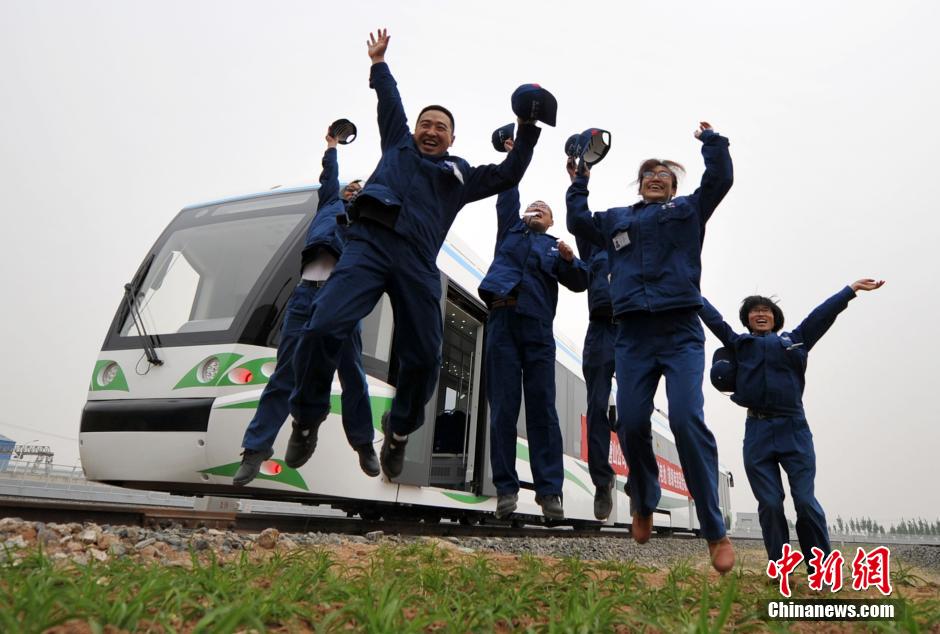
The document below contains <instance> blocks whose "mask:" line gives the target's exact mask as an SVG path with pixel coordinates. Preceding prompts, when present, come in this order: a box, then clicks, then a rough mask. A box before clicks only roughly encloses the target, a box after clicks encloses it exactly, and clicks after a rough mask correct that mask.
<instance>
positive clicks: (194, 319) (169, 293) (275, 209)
mask: <svg viewBox="0 0 940 634" xmlns="http://www.w3.org/2000/svg"><path fill="white" fill-rule="evenodd" d="M311 198H312V199H313V201H314V203H313V204H315V201H316V192H299V193H292V194H285V195H281V196H268V197H264V198H260V199H255V200H246V201H237V202H231V203H223V204H218V205H213V206H207V207H203V208H199V209H188V210H185V211H184V212H182V213H181V214H180V216H178V217H177V219H176V220H175V221H174V223H173V225H171V226H170V229H169V231H168V232H167V234H165V235H164V236H163V238H162V239H161V242H162V244H158V245H157V247H156V252H155V254H154V258H153V261H152V263H151V265H150V268H149V270H148V271H147V274H146V277H145V278H144V280H143V282H142V283H141V284H140V285H139V287H138V288H137V289H136V293H135V300H136V303H137V307H138V309H139V312H140V316H141V318H142V320H143V323H144V326H145V328H146V331H147V332H148V333H149V334H151V335H157V336H161V335H163V336H166V335H176V334H186V333H204V332H218V331H226V330H228V329H229V328H230V327H231V326H232V323H233V322H234V320H235V318H236V316H237V315H238V314H239V311H240V310H241V308H242V306H243V304H244V303H245V299H246V298H247V297H248V294H249V293H250V292H251V291H252V289H253V288H254V287H255V285H256V284H257V282H258V280H259V279H260V276H261V275H262V274H263V273H264V272H265V270H266V269H267V267H268V265H269V263H270V262H271V260H272V258H274V256H275V255H276V254H277V253H278V252H279V250H280V249H281V248H282V247H283V246H284V243H285V240H286V239H287V238H288V236H290V235H291V233H292V232H293V231H294V230H295V229H296V228H297V227H298V225H299V224H300V223H301V222H302V221H303V220H304V218H305V217H306V215H305V214H304V213H303V209H304V208H305V207H307V208H309V207H308V205H309V201H310V200H311ZM305 203H306V204H305ZM119 334H120V336H121V337H122V338H123V337H136V336H137V335H138V332H137V329H136V327H135V325H134V320H133V319H132V318H131V316H130V315H127V316H126V317H125V319H124V322H123V323H122V324H121V326H120V328H119Z"/></svg>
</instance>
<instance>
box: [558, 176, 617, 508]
mask: <svg viewBox="0 0 940 634" xmlns="http://www.w3.org/2000/svg"><path fill="white" fill-rule="evenodd" d="M572 160H573V159H572ZM570 162H571V161H570V160H569V163H570ZM575 240H576V242H577V245H578V254H579V255H580V256H581V259H582V260H584V262H585V263H587V266H588V291H587V292H588V311H589V313H590V321H589V322H588V327H587V333H586V334H585V336H584V351H583V353H582V355H581V371H582V372H583V373H584V384H585V386H586V387H587V441H588V451H587V454H588V471H590V473H591V481H592V482H593V483H594V517H595V518H597V519H599V520H606V519H607V518H608V517H609V516H610V512H611V510H612V509H613V499H612V496H611V490H612V489H613V487H614V484H615V483H616V481H617V475H616V474H615V473H614V470H613V469H612V468H611V466H610V431H611V430H610V422H609V417H608V406H609V405H610V388H611V383H612V382H613V378H614V341H615V340H616V337H617V324H616V323H615V322H614V319H613V315H614V312H613V311H614V309H613V305H612V304H611V301H610V281H609V279H608V276H609V273H610V272H609V269H608V267H607V250H606V249H603V248H601V247H599V246H597V245H596V244H594V243H593V242H590V241H589V240H584V239H583V238H575Z"/></svg>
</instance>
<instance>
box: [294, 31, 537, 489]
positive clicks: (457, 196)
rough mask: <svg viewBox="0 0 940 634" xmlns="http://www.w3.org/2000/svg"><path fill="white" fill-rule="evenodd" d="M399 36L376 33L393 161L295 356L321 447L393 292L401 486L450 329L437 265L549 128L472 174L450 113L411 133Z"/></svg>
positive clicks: (378, 81)
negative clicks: (351, 359) (357, 351)
mask: <svg viewBox="0 0 940 634" xmlns="http://www.w3.org/2000/svg"><path fill="white" fill-rule="evenodd" d="M389 40H390V37H389V35H388V33H387V31H386V30H384V29H379V31H378V32H377V34H375V35H373V34H371V33H370V34H369V40H368V41H367V46H368V54H369V58H370V59H371V60H372V71H371V75H370V80H369V81H370V85H371V86H372V88H374V89H375V91H376V94H377V96H378V124H379V134H380V137H381V148H382V157H381V159H380V160H379V163H378V165H377V166H376V168H375V171H374V172H373V173H372V176H370V177H369V179H368V181H367V182H366V184H365V186H364V187H363V189H362V192H361V193H360V195H359V197H358V198H357V199H356V203H355V204H354V205H353V206H352V207H351V208H350V211H349V216H350V218H351V219H352V220H353V224H352V225H351V227H350V229H349V244H348V245H347V247H346V250H345V251H344V252H343V257H342V258H341V259H340V261H339V263H338V264H337V266H336V269H335V271H334V272H333V275H332V277H331V283H330V284H329V285H328V286H326V288H324V290H323V292H322V293H321V294H320V295H319V296H318V297H317V304H316V310H315V312H314V315H313V317H312V318H311V320H310V321H309V322H308V323H307V325H306V327H305V328H304V332H303V336H302V338H301V341H300V343H299V344H298V350H297V353H296V355H295V361H294V370H295V372H296V375H297V381H296V387H295V389H294V393H293V395H292V396H291V404H290V409H291V415H292V416H293V418H294V421H293V428H294V429H293V433H292V434H291V440H290V443H289V447H290V446H296V447H299V448H301V450H303V448H304V447H310V446H315V445H316V437H317V429H318V428H319V426H320V424H321V423H322V422H323V420H324V419H325V418H326V416H327V414H328V413H329V411H330V386H331V384H332V382H333V374H334V372H335V371H336V364H337V359H338V355H339V352H340V349H341V348H342V346H343V343H344V341H346V340H347V339H348V338H349V335H350V333H351V332H352V331H353V329H354V328H355V326H356V324H357V323H358V322H359V320H360V319H362V318H363V317H365V316H366V315H368V314H369V312H370V311H371V310H372V309H373V308H374V307H375V305H376V303H378V301H379V299H380V298H381V297H382V293H388V296H389V299H390V300H391V304H392V311H393V313H394V319H395V332H394V342H393V344H392V345H393V347H394V350H395V352H396V356H397V358H398V372H397V377H398V380H397V385H396V393H395V398H394V400H393V401H392V406H391V410H390V412H387V413H386V414H385V416H383V418H382V425H383V430H384V432H385V440H384V442H383V444H382V451H381V454H380V462H381V465H382V470H383V471H384V472H385V475H386V476H387V477H388V478H389V479H392V478H396V477H398V476H399V475H400V474H401V471H402V468H403V466H404V459H405V447H406V442H407V440H408V435H409V434H410V433H412V432H413V431H414V430H416V429H418V428H419V427H420V426H421V425H422V423H423V422H424V408H425V405H426V404H427V402H428V400H429V399H430V398H431V395H432V394H433V392H434V387H435V384H436V382H437V376H438V371H439V368H440V363H441V342H442V337H443V322H442V315H441V303H440V301H441V278H440V272H439V271H438V269H437V265H436V263H435V261H436V259H437V254H438V251H439V250H440V248H441V245H442V244H443V242H444V237H445V236H446V235H447V231H448V230H449V229H450V226H451V224H453V222H454V218H455V217H456V215H457V212H458V211H460V209H461V208H462V207H463V206H464V205H466V204H467V203H470V202H473V201H475V200H480V199H482V198H486V197H488V196H491V195H493V194H497V193H499V192H501V191H504V190H506V189H509V188H511V187H514V186H515V185H516V184H517V183H518V182H519V180H520V179H521V178H522V175H523V174H524V173H525V170H526V168H527V167H528V165H529V161H531V159H532V150H533V148H534V147H535V144H536V142H537V140H538V137H539V132H540V131H539V129H538V128H537V127H536V126H535V125H533V124H532V123H531V122H530V121H523V120H519V136H518V139H517V146H516V151H515V152H511V153H510V154H509V155H508V156H507V157H506V159H505V160H504V161H503V162H502V163H501V164H499V165H484V166H479V167H471V166H470V165H469V164H468V163H467V162H466V161H465V160H463V159H462V158H459V157H457V156H453V155H450V154H448V150H449V148H450V147H451V145H453V143H454V138H455V137H454V117H453V115H452V114H451V112H450V111H449V110H448V109H447V108H445V107H443V106H439V105H431V106H427V107H425V108H424V109H422V110H421V112H420V113H419V114H418V120H417V123H416V124H415V129H414V132H412V131H411V130H409V128H408V120H407V118H406V117H405V109H404V106H403V105H402V101H401V96H400V95H399V93H398V88H397V84H396V82H395V79H394V78H393V77H392V74H391V72H390V71H389V68H388V65H387V64H386V63H385V52H386V50H387V48H388V43H389Z"/></svg>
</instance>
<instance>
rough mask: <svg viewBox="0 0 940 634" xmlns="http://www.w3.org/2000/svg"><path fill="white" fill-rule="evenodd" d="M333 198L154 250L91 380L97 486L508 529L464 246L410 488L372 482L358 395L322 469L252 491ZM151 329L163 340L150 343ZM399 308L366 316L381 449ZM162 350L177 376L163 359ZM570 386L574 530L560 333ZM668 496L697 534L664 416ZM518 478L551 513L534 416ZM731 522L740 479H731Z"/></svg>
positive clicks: (523, 496) (269, 465) (481, 330)
mask: <svg viewBox="0 0 940 634" xmlns="http://www.w3.org/2000/svg"><path fill="white" fill-rule="evenodd" d="M316 207H317V186H311V187H303V188H297V189H292V190H276V191H273V192H267V193H263V194H258V195H253V196H246V197H241V198H234V199H226V200H221V201H216V202H211V203H207V204H202V205H196V206H191V207H187V208H185V209H183V210H182V211H181V212H180V213H179V214H178V215H177V216H176V218H174V220H173V221H172V222H171V223H170V225H169V226H168V227H167V228H166V230H165V231H164V232H163V234H162V235H161V236H160V238H159V239H158V240H157V242H156V243H155V244H154V246H153V247H152V249H151V251H150V252H149V253H148V254H147V256H146V258H145V259H144V262H143V264H142V265H141V267H140V269H139V270H138V271H137V274H136V275H135V277H134V280H133V281H132V282H131V284H130V285H129V286H128V290H127V293H126V296H125V298H124V300H122V302H121V303H120V306H119V308H118V311H117V314H116V315H115V318H114V320H113V322H112V324H111V327H110V329H109V330H108V334H107V335H106V337H105V342H104V344H103V346H102V350H101V353H100V355H99V357H98V361H97V363H96V364H95V368H94V371H93V373H92V377H91V382H90V385H89V392H88V402H87V403H86V405H85V408H84V411H83V413H82V420H81V428H80V433H79V444H80V452H81V460H82V465H83V467H84V470H85V475H86V477H88V478H89V479H91V480H97V481H101V482H106V483H109V484H115V485H120V486H125V487H131V488H138V489H149V490H160V491H167V492H171V493H178V494H184V495H217V496H234V497H240V498H246V497H247V498H251V497H254V498H267V499H277V500H287V501H296V502H304V503H310V504H329V505H332V506H334V507H337V508H341V509H344V510H347V511H348V512H350V513H359V514H360V515H362V516H363V517H373V518H374V517H379V516H385V517H403V516H414V517H423V518H425V519H428V518H439V517H451V518H454V519H462V520H468V521H478V520H480V519H482V518H487V517H491V514H492V512H493V511H494V509H495V505H496V498H495V490H494V488H493V485H492V482H491V476H490V468H489V454H488V449H489V447H488V415H487V406H486V399H485V394H484V390H483V385H484V382H483V378H482V375H481V369H482V363H481V361H482V351H483V338H484V337H485V335H486V308H485V306H484V305H483V303H482V302H480V301H479V299H478V298H477V296H476V292H475V291H476V288H477V286H478V284H479V282H480V280H482V278H483V275H484V274H485V268H484V267H483V266H482V264H481V263H480V262H479V261H478V259H477V258H476V257H475V256H474V255H473V253H472V252H471V251H470V249H469V248H467V246H466V245H464V244H463V243H461V241H460V240H459V239H451V240H449V241H448V242H446V243H445V244H444V247H443V249H442V250H441V252H440V255H439V257H438V260H437V264H438V267H439V269H440V270H441V280H442V289H443V292H442V297H441V311H442V314H443V316H444V346H443V362H442V366H441V374H440V379H439V383H438V387H437V391H436V393H435V395H434V397H432V399H431V401H430V402H429V403H428V406H427V410H426V417H425V424H424V426H423V427H422V428H421V429H419V430H418V431H417V432H415V433H414V434H412V436H411V438H410V440H409V442H408V449H407V453H406V459H405V469H404V471H403V473H402V475H401V477H400V478H399V479H398V481H397V482H394V483H390V482H388V481H387V480H385V479H384V477H379V478H369V477H367V476H366V475H365V474H364V473H363V472H362V471H361V470H360V469H359V465H358V461H357V457H356V454H355V452H354V451H353V450H352V449H351V448H350V447H349V445H348V443H347V442H346V439H345V435H344V434H343V430H342V424H341V421H340V413H339V408H340V399H339V394H340V386H339V382H338V381H336V382H334V384H333V398H332V403H333V408H332V411H331V413H330V415H329V417H328V418H327V420H326V422H325V423H324V424H323V425H322V426H321V428H320V440H319V443H318V446H317V450H316V453H315V454H314V455H313V457H312V458H311V460H310V461H309V462H308V463H307V464H306V465H304V466H302V467H301V468H299V469H291V468H290V467H288V466H287V465H285V464H284V462H283V460H282V457H283V455H284V451H285V449H286V444H287V438H288V436H289V435H290V425H289V424H285V425H284V426H283V427H282V429H281V432H280V434H279V435H278V437H277V440H276V442H275V446H274V450H275V453H274V457H273V458H272V460H269V461H267V462H265V463H264V465H263V466H262V471H261V474H260V475H259V477H258V478H257V479H255V480H254V481H253V482H251V483H250V484H249V485H248V486H247V487H244V488H236V487H234V486H232V476H233V475H234V474H235V471H236V469H237V468H238V465H239V462H240V453H241V440H242V436H243V434H244V432H245V428H246V427H247V425H248V422H249V421H250V420H251V418H252V416H253V415H254V413H255V409H256V408H257V404H258V399H259V397H260V396H261V392H262V390H263V389H264V386H265V384H266V382H267V378H268V377H269V376H270V374H271V372H272V371H273V369H274V366H275V362H276V358H275V355H276V351H277V337H278V333H279V330H280V326H281V322H282V320H283V314H284V309H285V305H286V303H287V299H288V297H289V296H290V293H291V291H292V290H293V288H294V286H295V285H296V284H297V282H298V281H299V270H300V251H301V249H302V248H303V243H304V237H305V235H306V229H307V226H308V224H309V222H310V221H311V219H312V218H313V216H314V215H315V213H316ZM135 321H136V322H137V323H141V324H142V325H143V327H144V331H145V332H146V336H143V335H141V334H140V330H139V329H138V327H137V323H135ZM392 329H393V323H392V311H391V306H390V303H389V301H388V299H387V297H383V299H382V301H381V302H379V304H378V305H377V306H376V308H375V310H374V311H373V312H372V313H371V314H370V315H369V316H368V317H367V318H366V319H365V320H364V321H363V361H364V365H365V367H366V372H367V374H368V377H369V390H370V396H371V401H372V414H373V423H374V426H375V428H376V443H380V442H381V440H382V432H381V429H380V425H379V421H380V418H381V415H382V414H383V413H384V412H385V411H386V410H387V409H388V408H389V407H390V404H391V399H392V397H393V396H394V393H395V388H394V385H395V380H396V377H395V368H396V365H397V364H396V363H395V350H394V349H393V346H392ZM148 344H150V345H152V349H153V351H155V353H156V355H157V357H158V358H159V360H160V362H161V363H160V364H154V363H151V362H150V361H148V358H147V355H146V354H145V347H147V345H148ZM556 348H557V356H556V383H557V390H556V392H557V397H556V406H557V408H558V415H559V420H560V422H561V428H562V429H561V431H562V437H563V446H564V450H565V456H564V472H565V480H564V507H565V515H566V518H567V519H568V520H570V521H571V522H573V523H576V524H577V523H582V522H594V516H593V497H594V486H593V484H592V483H591V479H590V475H589V472H588V467H587V442H586V435H585V434H586V423H585V412H586V390H585V387H584V380H583V377H582V373H581V355H580V354H579V352H578V351H579V350H580V348H581V346H580V345H577V346H576V345H574V344H573V343H572V342H570V341H569V340H567V339H566V338H565V337H564V336H562V335H560V334H557V333H556ZM652 422H653V437H654V446H655V448H656V453H657V459H658V461H659V464H660V481H661V484H662V488H663V498H662V502H661V508H660V509H659V510H660V511H661V512H662V514H658V515H657V517H656V523H657V525H658V526H661V527H663V528H673V529H679V530H689V529H695V528H697V523H696V522H695V517H694V512H693V508H692V503H691V499H690V497H689V494H688V491H687V489H686V486H685V482H684V479H683V477H682V471H681V469H680V468H679V466H678V456H677V454H676V450H675V445H674V442H673V439H672V435H671V433H670V432H669V428H668V424H667V422H666V419H665V418H664V417H663V416H662V415H661V413H659V412H658V411H657V412H654V414H653V421H652ZM518 429H519V442H518V446H517V458H516V468H517V471H518V474H519V478H520V481H522V483H523V484H522V485H523V489H522V490H521V491H520V495H519V507H518V513H519V516H520V517H521V518H523V519H524V520H525V519H529V520H532V519H535V518H540V517H541V510H540V508H539V506H538V505H537V504H535V499H534V498H535V496H534V492H533V490H532V488H531V482H532V475H531V470H530V466H529V461H528V444H527V441H526V439H525V421H524V408H522V410H521V411H520V420H519V428H518ZM610 458H611V463H612V465H613V466H614V468H615V470H616V471H617V473H618V477H617V480H618V486H617V487H616V494H615V499H614V511H613V513H612V514H611V517H610V518H609V520H608V521H607V524H608V525H616V524H620V525H623V524H627V523H629V521H630V510H629V501H628V498H627V496H626V495H625V493H624V490H623V485H624V483H625V482H626V477H625V476H626V465H625V463H624V460H623V454H622V453H621V452H620V448H619V445H618V444H617V442H616V437H615V436H613V435H612V442H611V452H610ZM720 483H721V487H720V499H721V505H722V512H723V515H724V516H725V517H726V522H730V504H729V501H730V496H729V491H728V486H729V485H730V484H731V481H730V474H729V473H728V472H727V471H726V470H724V469H722V470H721V472H720Z"/></svg>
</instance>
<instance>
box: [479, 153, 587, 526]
mask: <svg viewBox="0 0 940 634" xmlns="http://www.w3.org/2000/svg"><path fill="white" fill-rule="evenodd" d="M505 147H506V149H507V150H508V151H509V153H510V155H511V154H512V153H513V152H514V151H515V150H513V141H512V140H511V139H507V140H506V141H505ZM496 213H497V218H498V229H497V233H496V252H495V256H494V258H493V263H492V264H491V265H490V268H489V271H487V273H486V277H485V278H483V282H482V283H481V284H480V289H479V293H480V297H481V298H483V300H484V301H485V302H486V304H487V306H489V309H490V314H489V316H488V317H487V326H486V329H487V335H486V351H485V353H484V354H485V359H486V361H485V363H486V396H487V400H488V401H489V404H490V464H491V465H492V468H493V484H494V485H495V486H496V493H497V501H496V517H498V518H505V517H508V516H509V515H510V514H511V513H512V512H513V511H514V510H515V509H516V503H517V501H518V492H519V478H518V476H517V475H516V425H517V423H518V421H519V406H520V405H521V399H522V393H523V391H524V392H525V410H526V411H525V423H526V432H527V434H526V435H527V439H528V441H529V458H530V461H531V466H532V478H533V480H534V485H535V502H536V503H537V504H538V505H539V506H541V507H542V513H543V515H545V517H546V519H549V520H562V519H564V517H565V513H564V509H563V506H562V483H563V481H564V466H563V464H562V441H561V429H560V427H559V424H558V413H557V411H556V410H555V335H554V334H553V331H552V322H553V321H555V309H556V307H557V305H558V283H559V282H561V283H562V284H564V285H565V286H566V287H568V288H569V289H571V290H573V291H576V292H580V291H583V290H585V289H586V288H587V281H588V276H587V267H586V266H585V265H584V263H583V262H582V261H581V260H579V259H577V258H576V257H574V252H573V251H572V250H571V247H570V246H568V245H567V244H565V243H564V242H562V241H560V240H558V239H557V238H555V237H553V236H550V235H548V234H547V233H545V232H546V231H548V229H549V227H551V226H552V224H554V222H553V220H552V210H551V208H549V206H548V205H546V204H545V203H544V202H542V201H541V200H538V201H536V202H534V203H532V204H531V205H529V206H528V208H527V209H526V211H525V214H524V217H523V218H521V219H520V218H519V190H518V189H517V188H515V187H513V188H512V189H509V190H506V191H504V192H502V193H501V194H500V195H499V196H498V197H497V198H496Z"/></svg>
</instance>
